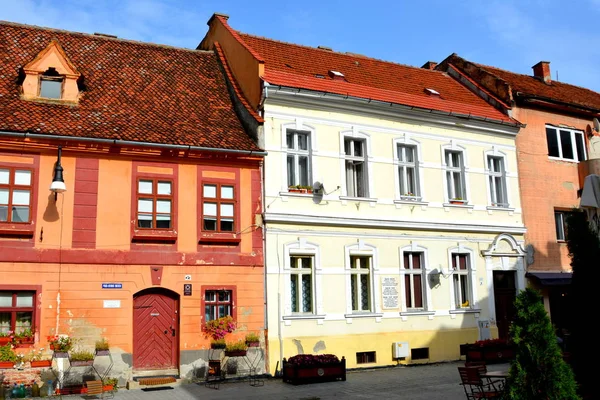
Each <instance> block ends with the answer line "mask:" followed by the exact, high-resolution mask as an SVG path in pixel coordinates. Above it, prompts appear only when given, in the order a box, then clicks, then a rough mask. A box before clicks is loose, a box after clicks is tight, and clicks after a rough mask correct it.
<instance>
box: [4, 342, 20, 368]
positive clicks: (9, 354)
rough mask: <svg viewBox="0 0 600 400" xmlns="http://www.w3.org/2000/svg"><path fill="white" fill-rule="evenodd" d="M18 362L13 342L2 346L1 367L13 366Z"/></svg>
mask: <svg viewBox="0 0 600 400" xmlns="http://www.w3.org/2000/svg"><path fill="white" fill-rule="evenodd" d="M15 362H17V353H15V350H14V349H13V346H12V344H10V343H8V344H5V345H4V346H0V368H12V367H14V366H15Z"/></svg>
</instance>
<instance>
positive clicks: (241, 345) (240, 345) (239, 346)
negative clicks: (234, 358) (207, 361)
mask: <svg viewBox="0 0 600 400" xmlns="http://www.w3.org/2000/svg"><path fill="white" fill-rule="evenodd" d="M243 350H248V346H246V342H244V341H242V340H239V341H237V342H233V343H227V346H226V347H225V351H243Z"/></svg>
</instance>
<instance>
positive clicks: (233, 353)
mask: <svg viewBox="0 0 600 400" xmlns="http://www.w3.org/2000/svg"><path fill="white" fill-rule="evenodd" d="M247 352H248V351H247V350H232V351H225V355H226V356H228V357H244V356H245V355H246V353H247Z"/></svg>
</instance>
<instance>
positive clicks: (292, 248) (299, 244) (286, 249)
mask: <svg viewBox="0 0 600 400" xmlns="http://www.w3.org/2000/svg"><path fill="white" fill-rule="evenodd" d="M293 256H312V257H314V264H313V277H312V280H313V285H314V286H313V287H314V293H313V301H314V308H313V309H314V312H313V313H312V314H294V313H292V297H291V293H290V288H289V281H290V278H291V269H292V268H291V265H290V257H293ZM283 257H284V263H283V268H282V270H280V274H281V275H282V277H283V281H284V287H285V295H284V312H283V317H282V319H311V318H314V319H322V318H325V317H324V314H323V276H322V274H323V267H322V266H321V248H320V246H319V245H318V244H317V243H312V242H308V241H306V239H304V238H299V239H298V240H297V241H295V242H290V243H286V244H284V245H283Z"/></svg>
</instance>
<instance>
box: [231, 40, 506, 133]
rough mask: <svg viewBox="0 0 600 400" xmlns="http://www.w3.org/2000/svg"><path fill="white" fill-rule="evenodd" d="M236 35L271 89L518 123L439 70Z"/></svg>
mask: <svg viewBox="0 0 600 400" xmlns="http://www.w3.org/2000/svg"><path fill="white" fill-rule="evenodd" d="M238 35H239V37H240V38H241V39H242V40H243V41H244V43H245V44H246V45H248V46H249V47H250V48H252V49H253V50H254V51H255V52H256V53H258V54H259V55H260V56H261V58H262V59H264V61H265V74H264V77H263V78H264V79H265V80H266V81H267V82H268V83H270V84H274V85H281V86H289V87H294V88H303V89H309V90H315V91H321V92H326V93H335V94H339V95H348V96H353V97H359V98H365V99H372V100H379V101H383V102H390V103H395V104H402V105H406V106H410V107H417V108H422V109H427V110H436V111H440V112H448V113H457V114H463V115H471V116H474V117H478V118H483V119H489V120H495V121H501V122H504V123H511V124H518V122H517V121H515V120H514V119H512V118H510V117H508V116H507V115H505V114H503V113H502V112H500V111H498V110H496V109H495V108H494V107H492V106H490V105H489V104H488V103H487V102H485V101H484V100H483V99H481V98H479V97H478V96H476V95H475V94H473V93H472V92H471V91H470V90H468V89H467V88H465V87H464V86H462V85H461V84H460V83H458V82H457V81H455V80H454V79H453V78H451V77H450V76H448V75H446V74H445V73H443V72H440V71H435V70H426V69H422V68H417V67H411V66H406V65H401V64H395V63H391V62H387V61H381V60H377V59H374V58H368V57H365V56H361V55H355V54H347V53H339V52H334V51H330V50H323V49H318V48H313V47H307V46H301V45H296V44H290V43H284V42H279V41H275V40H271V39H266V38H262V37H257V36H253V35H248V34H244V33H239V32H238ZM330 70H334V71H338V72H341V73H342V74H344V78H345V81H341V80H334V79H331V78H330V77H329V74H328V73H329V71H330ZM317 75H320V76H321V77H322V78H321V77H317ZM426 89H434V90H436V91H437V92H439V93H440V96H439V97H437V96H431V95H429V94H427V93H426Z"/></svg>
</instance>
